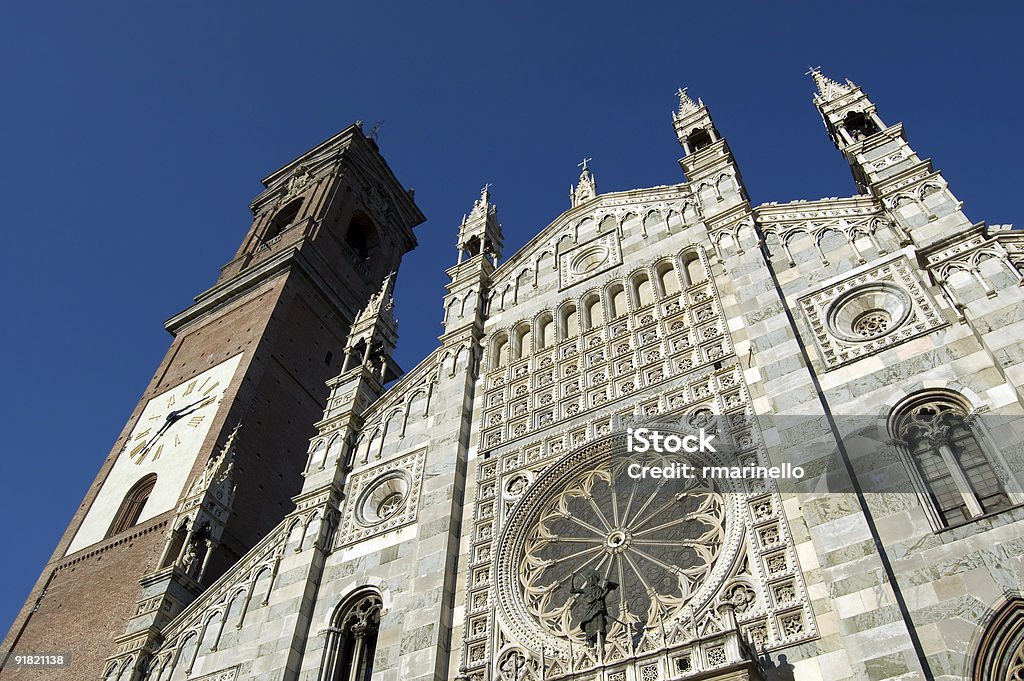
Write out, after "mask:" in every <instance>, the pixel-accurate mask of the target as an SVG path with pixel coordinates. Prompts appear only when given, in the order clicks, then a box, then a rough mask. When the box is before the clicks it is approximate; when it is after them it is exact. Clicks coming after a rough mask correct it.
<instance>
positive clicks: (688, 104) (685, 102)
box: [675, 87, 703, 119]
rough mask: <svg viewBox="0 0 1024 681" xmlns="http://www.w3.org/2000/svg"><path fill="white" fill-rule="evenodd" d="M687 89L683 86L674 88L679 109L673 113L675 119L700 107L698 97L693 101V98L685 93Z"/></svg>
mask: <svg viewBox="0 0 1024 681" xmlns="http://www.w3.org/2000/svg"><path fill="white" fill-rule="evenodd" d="M687 90H689V88H685V87H681V88H679V89H678V90H676V96H678V97H679V111H678V112H677V113H676V114H675V117H676V118H677V119H678V118H682V117H683V116H687V115H689V114H692V113H693V112H694V111H696V110H697V109H699V108H700V107H701V104H703V102H701V101H700V100H699V99H698V100H697V101H696V102H695V101H693V98H692V97H690V95H688V94H687V93H686V91H687Z"/></svg>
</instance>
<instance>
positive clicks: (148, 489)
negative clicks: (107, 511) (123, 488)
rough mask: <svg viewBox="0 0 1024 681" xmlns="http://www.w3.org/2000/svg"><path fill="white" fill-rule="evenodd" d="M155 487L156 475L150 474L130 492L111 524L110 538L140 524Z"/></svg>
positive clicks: (108, 533)
mask: <svg viewBox="0 0 1024 681" xmlns="http://www.w3.org/2000/svg"><path fill="white" fill-rule="evenodd" d="M154 487H156V473H150V474H149V475H147V476H145V477H143V478H142V479H141V480H139V481H138V482H137V483H135V485H134V486H133V487H132V488H131V489H130V490H128V494H126V495H125V497H124V501H122V502H121V508H119V509H118V511H117V515H116V516H114V522H113V523H111V524H110V530H109V531H108V532H107V536H108V537H112V536H113V535H115V534H120V533H121V532H124V531H125V530H127V529H128V528H130V527H133V526H135V525H138V524H139V518H141V517H142V511H143V509H145V507H146V502H147V501H149V495H150V494H152V493H153V488H154Z"/></svg>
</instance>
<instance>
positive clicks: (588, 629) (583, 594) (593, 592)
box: [569, 570, 619, 646]
mask: <svg viewBox="0 0 1024 681" xmlns="http://www.w3.org/2000/svg"><path fill="white" fill-rule="evenodd" d="M617 588H619V585H618V584H616V583H615V582H612V581H609V580H607V579H601V575H599V574H598V573H597V571H596V570H591V571H590V572H588V573H587V575H586V577H585V582H584V584H583V587H582V588H580V589H577V588H576V576H575V575H573V580H572V589H571V590H570V591H569V593H570V594H573V595H575V596H579V599H580V601H581V602H582V614H581V616H580V621H579V622H578V623H577V626H578V627H579V628H580V629H582V630H583V632H584V633H585V634H586V635H587V645H589V646H596V645H597V644H598V643H599V642H600V643H602V644H603V643H604V640H605V637H606V636H607V635H608V623H609V622H615V621H618V620H616V619H614V618H613V617H611V616H610V615H609V614H608V603H607V600H608V594H610V593H611V592H612V591H614V590H615V589H617Z"/></svg>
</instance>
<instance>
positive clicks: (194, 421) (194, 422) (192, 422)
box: [188, 416, 206, 428]
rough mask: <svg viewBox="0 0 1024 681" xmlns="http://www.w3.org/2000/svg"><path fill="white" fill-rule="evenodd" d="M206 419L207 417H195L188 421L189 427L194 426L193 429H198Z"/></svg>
mask: <svg viewBox="0 0 1024 681" xmlns="http://www.w3.org/2000/svg"><path fill="white" fill-rule="evenodd" d="M205 418H206V417H205V416H193V417H192V418H190V419H189V420H188V425H190V426H192V427H193V428H197V427H198V426H199V424H200V423H202V422H203V419H205Z"/></svg>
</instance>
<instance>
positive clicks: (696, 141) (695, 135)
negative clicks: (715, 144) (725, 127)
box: [686, 128, 712, 154]
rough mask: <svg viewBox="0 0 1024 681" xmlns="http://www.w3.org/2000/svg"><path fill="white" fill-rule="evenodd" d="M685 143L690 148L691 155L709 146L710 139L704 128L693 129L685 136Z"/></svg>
mask: <svg viewBox="0 0 1024 681" xmlns="http://www.w3.org/2000/svg"><path fill="white" fill-rule="evenodd" d="M686 143H687V144H688V145H689V146H690V153H691V154H692V153H694V152H697V151H700V150H701V149H704V148H705V147H709V146H711V143H712V139H711V135H710V133H708V131H707V130H705V129H704V128H694V129H693V130H691V131H690V134H689V135H687V136H686Z"/></svg>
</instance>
